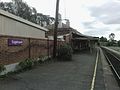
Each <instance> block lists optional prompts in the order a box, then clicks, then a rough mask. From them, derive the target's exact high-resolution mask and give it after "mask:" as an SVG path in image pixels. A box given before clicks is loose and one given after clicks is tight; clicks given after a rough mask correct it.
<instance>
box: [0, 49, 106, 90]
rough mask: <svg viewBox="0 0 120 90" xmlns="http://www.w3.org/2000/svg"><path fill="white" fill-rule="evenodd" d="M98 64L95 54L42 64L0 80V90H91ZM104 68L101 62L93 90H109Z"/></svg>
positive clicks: (79, 55)
mask: <svg viewBox="0 0 120 90" xmlns="http://www.w3.org/2000/svg"><path fill="white" fill-rule="evenodd" d="M95 61H96V54H95V53H90V52H88V51H85V52H81V53H77V54H74V55H73V60H72V61H66V62H59V61H57V62H52V63H47V64H43V65H40V66H38V67H36V68H34V69H32V70H30V71H26V72H24V73H20V74H16V75H13V76H11V77H9V78H6V79H4V80H0V90H90V88H91V83H92V79H93V72H94V67H95ZM102 67H103V66H102V64H101V61H100V60H99V61H98V68H97V74H96V80H95V88H94V90H106V89H105V83H104V77H103V76H104V75H103V69H102Z"/></svg>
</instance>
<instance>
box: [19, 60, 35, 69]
mask: <svg viewBox="0 0 120 90" xmlns="http://www.w3.org/2000/svg"><path fill="white" fill-rule="evenodd" d="M33 65H34V62H33V61H32V60H31V59H26V60H24V61H22V62H20V63H19V64H18V67H19V68H20V70H29V69H31V68H32V67H33Z"/></svg>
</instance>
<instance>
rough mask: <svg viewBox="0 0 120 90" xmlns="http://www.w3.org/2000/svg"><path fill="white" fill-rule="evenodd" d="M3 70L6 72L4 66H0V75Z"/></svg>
mask: <svg viewBox="0 0 120 90" xmlns="http://www.w3.org/2000/svg"><path fill="white" fill-rule="evenodd" d="M4 70H6V68H5V66H4V65H0V73H1V72H2V71H4Z"/></svg>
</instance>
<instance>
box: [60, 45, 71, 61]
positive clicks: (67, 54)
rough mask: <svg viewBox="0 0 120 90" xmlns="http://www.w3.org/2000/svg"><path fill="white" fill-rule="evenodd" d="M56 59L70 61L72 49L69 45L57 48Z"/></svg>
mask: <svg viewBox="0 0 120 90" xmlns="http://www.w3.org/2000/svg"><path fill="white" fill-rule="evenodd" d="M58 59H61V60H72V48H71V46H70V45H67V44H65V45H62V46H60V47H59V48H58Z"/></svg>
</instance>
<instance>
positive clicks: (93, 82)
mask: <svg viewBox="0 0 120 90" xmlns="http://www.w3.org/2000/svg"><path fill="white" fill-rule="evenodd" d="M97 65H98V51H97V57H96V63H95V69H94V75H93V79H92V84H91V89H90V90H94V86H95V79H96V72H97Z"/></svg>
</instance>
